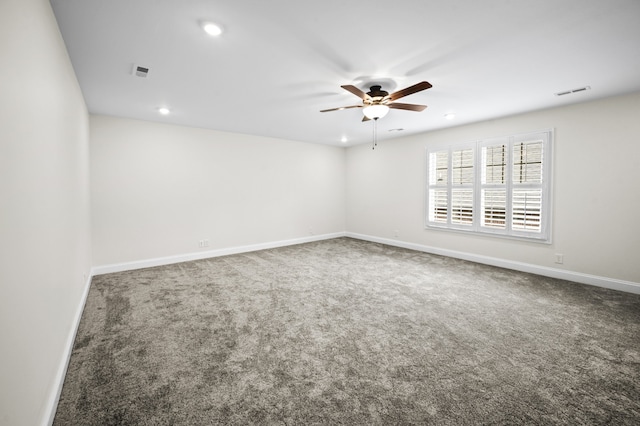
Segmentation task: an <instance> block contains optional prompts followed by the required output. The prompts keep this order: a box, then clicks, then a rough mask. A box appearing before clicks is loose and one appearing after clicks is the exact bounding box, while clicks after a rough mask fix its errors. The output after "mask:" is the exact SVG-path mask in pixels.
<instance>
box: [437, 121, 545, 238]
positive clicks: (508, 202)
mask: <svg viewBox="0 0 640 426" xmlns="http://www.w3.org/2000/svg"><path fill="white" fill-rule="evenodd" d="M551 137H552V132H551V131H545V132H538V133H530V134H523V135H516V136H510V137H505V138H499V139H490V140H485V141H478V142H476V143H475V144H473V145H466V146H449V147H446V148H440V149H438V150H434V151H428V156H429V157H428V158H429V161H428V173H429V174H428V176H429V178H428V198H427V211H428V214H427V226H433V227H439V228H446V229H457V230H466V231H471V232H478V233H486V234H492V235H501V236H507V237H514V238H527V239H535V240H539V241H545V242H548V241H550V232H549V231H550V223H549V222H550V219H551V218H550V214H551V213H550V208H549V207H550V199H551V198H550V191H551V183H550V180H551Z"/></svg>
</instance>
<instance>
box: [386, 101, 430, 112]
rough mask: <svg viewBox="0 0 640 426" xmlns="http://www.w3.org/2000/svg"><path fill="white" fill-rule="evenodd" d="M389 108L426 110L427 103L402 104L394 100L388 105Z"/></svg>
mask: <svg viewBox="0 0 640 426" xmlns="http://www.w3.org/2000/svg"><path fill="white" fill-rule="evenodd" d="M388 107H389V108H395V109H406V110H408V111H418V112H419V111H424V109H425V108H426V107H427V106H426V105H416V104H401V103H398V102H393V103H390V104H389V105H388Z"/></svg>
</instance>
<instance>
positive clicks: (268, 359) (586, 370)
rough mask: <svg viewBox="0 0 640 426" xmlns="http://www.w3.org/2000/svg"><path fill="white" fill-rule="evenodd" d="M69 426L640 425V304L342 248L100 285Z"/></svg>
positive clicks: (85, 322) (84, 327) (539, 280)
mask: <svg viewBox="0 0 640 426" xmlns="http://www.w3.org/2000/svg"><path fill="white" fill-rule="evenodd" d="M54 424H55V425H214V424H237V425H246V424H260V425H262V424H280V425H300V424H305V425H307V424H343V425H369V424H390V425H396V424H397V425H404V424H437V425H440V424H442V425H467V424H492V425H506V424H616V425H618V424H628V425H631V424H633V425H637V424H640V296H638V295H632V294H627V293H621V292H616V291H611V290H606V289H602V288H597V287H591V286H586V285H579V284H575V283H571V282H566V281H561V280H555V279H550V278H544V277H539V276H535V275H530V274H525V273H519V272H514V271H509V270H504V269H499V268H494V267H489V266H484V265H479V264H475V263H470V262H465V261H461V260H456V259H450V258H445V257H440V256H434V255H429V254H425V253H420V252H415V251H410V250H404V249H399V248H394V247H389V246H384V245H380V244H375V243H369V242H364V241H358V240H353V239H349V238H338V239H334V240H327V241H320V242H315V243H309V244H303V245H297V246H291V247H284V248H278V249H272V250H265V251H260V252H253V253H247V254H239V255H233V256H226V257H218V258H213V259H207V260H201V261H195V262H187V263H181V264H176V265H171V266H164V267H157V268H149V269H143V270H137V271H131V272H122V273H115V274H108V275H101V276H97V277H95V278H94V279H93V282H92V286H91V290H90V292H89V296H88V300H87V304H86V307H85V310H84V314H83V316H82V321H81V323H80V329H79V331H78V335H77V338H76V342H75V345H74V349H73V354H72V357H71V362H70V366H69V370H68V372H67V376H66V380H65V383H64V388H63V391H62V397H61V399H60V403H59V405H58V411H57V414H56V418H55V422H54Z"/></svg>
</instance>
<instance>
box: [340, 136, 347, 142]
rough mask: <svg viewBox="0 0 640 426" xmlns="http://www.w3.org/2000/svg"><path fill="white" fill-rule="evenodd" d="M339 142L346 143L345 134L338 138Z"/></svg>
mask: <svg viewBox="0 0 640 426" xmlns="http://www.w3.org/2000/svg"><path fill="white" fill-rule="evenodd" d="M340 142H342V143H347V142H348V139H347V137H346V136H343V137H342V138H340Z"/></svg>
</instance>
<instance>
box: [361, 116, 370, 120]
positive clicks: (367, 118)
mask: <svg viewBox="0 0 640 426" xmlns="http://www.w3.org/2000/svg"><path fill="white" fill-rule="evenodd" d="M369 120H371V119H370V118H369V117H367V116H366V115H365V116H363V117H362V121H369Z"/></svg>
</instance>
